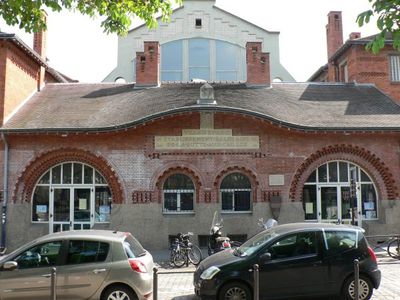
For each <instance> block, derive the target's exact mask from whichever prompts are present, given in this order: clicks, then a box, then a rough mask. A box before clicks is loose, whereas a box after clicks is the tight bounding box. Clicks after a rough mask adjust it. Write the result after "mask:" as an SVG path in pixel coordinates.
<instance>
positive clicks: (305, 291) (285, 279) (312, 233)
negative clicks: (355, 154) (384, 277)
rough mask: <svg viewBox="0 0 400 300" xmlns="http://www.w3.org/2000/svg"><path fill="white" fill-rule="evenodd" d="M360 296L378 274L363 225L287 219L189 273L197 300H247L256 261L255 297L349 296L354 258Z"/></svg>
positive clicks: (376, 284) (366, 295)
mask: <svg viewBox="0 0 400 300" xmlns="http://www.w3.org/2000/svg"><path fill="white" fill-rule="evenodd" d="M355 259H358V260H359V262H360V263H359V268H360V281H359V282H360V285H359V294H360V299H362V300H365V299H369V298H370V297H371V295H372V292H373V289H374V288H375V289H377V288H378V287H379V284H380V280H381V273H380V271H379V269H378V265H377V261H376V257H375V254H374V252H373V250H372V249H371V248H370V247H369V246H368V242H367V240H366V239H365V237H364V234H363V229H361V228H359V227H354V226H345V225H335V224H321V223H318V224H316V223H293V224H286V225H280V226H276V227H272V228H270V229H268V230H265V231H263V232H261V233H259V234H257V235H255V236H253V237H252V238H251V239H249V240H248V241H247V242H245V243H244V244H243V245H242V246H240V247H239V248H237V249H234V250H226V251H223V252H220V253H217V254H214V255H211V256H209V257H208V258H206V259H205V260H203V261H202V262H201V263H200V265H199V266H198V268H197V270H196V272H195V273H194V286H195V292H196V295H197V296H200V297H201V298H202V299H205V298H212V299H225V300H230V299H232V300H233V299H235V300H236V299H252V297H253V283H254V280H253V278H254V275H253V266H254V264H258V265H259V272H260V273H259V278H260V279H259V280H260V281H259V282H260V284H259V286H260V289H259V293H260V299H279V298H293V297H296V298H297V297H306V298H310V297H314V296H315V297H320V296H328V295H338V296H340V299H354V292H355V291H354V260H355Z"/></svg>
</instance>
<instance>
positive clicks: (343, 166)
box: [339, 161, 349, 182]
mask: <svg viewBox="0 0 400 300" xmlns="http://www.w3.org/2000/svg"><path fill="white" fill-rule="evenodd" d="M347 167H348V164H347V163H346V162H343V161H341V162H339V173H340V182H349V170H348V168H347Z"/></svg>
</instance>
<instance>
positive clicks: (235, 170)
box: [214, 166, 260, 202]
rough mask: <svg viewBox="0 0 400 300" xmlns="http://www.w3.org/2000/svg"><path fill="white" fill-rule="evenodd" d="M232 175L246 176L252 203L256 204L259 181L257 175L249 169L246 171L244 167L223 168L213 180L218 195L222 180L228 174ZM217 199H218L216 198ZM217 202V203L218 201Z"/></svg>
mask: <svg viewBox="0 0 400 300" xmlns="http://www.w3.org/2000/svg"><path fill="white" fill-rule="evenodd" d="M232 173H242V174H244V175H246V176H247V177H248V178H249V180H250V183H251V192H252V197H253V202H257V188H258V186H259V185H260V183H259V181H258V180H257V175H256V174H255V173H254V172H253V171H252V170H250V169H247V168H246V167H239V166H231V167H228V168H225V169H224V170H222V171H221V172H219V173H218V175H217V176H216V177H215V179H214V187H215V189H216V190H217V191H218V193H219V189H220V186H221V183H222V180H223V179H224V178H225V177H226V176H227V175H229V174H232ZM217 198H219V197H217ZM218 202H219V201H218Z"/></svg>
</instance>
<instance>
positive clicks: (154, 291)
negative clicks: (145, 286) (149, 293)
mask: <svg viewBox="0 0 400 300" xmlns="http://www.w3.org/2000/svg"><path fill="white" fill-rule="evenodd" d="M157 272H158V269H157V267H154V268H153V300H157V289H158V273H157Z"/></svg>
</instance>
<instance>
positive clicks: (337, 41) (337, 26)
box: [326, 11, 343, 60]
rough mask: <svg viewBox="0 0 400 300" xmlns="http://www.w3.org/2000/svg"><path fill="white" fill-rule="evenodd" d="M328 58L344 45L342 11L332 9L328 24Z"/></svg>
mask: <svg viewBox="0 0 400 300" xmlns="http://www.w3.org/2000/svg"><path fill="white" fill-rule="evenodd" d="M326 39H327V50H328V60H329V59H330V58H331V57H332V55H333V54H335V52H336V51H337V50H338V49H339V48H340V47H341V46H342V45H343V26H342V12H341V11H331V12H329V14H328V24H327V25H326Z"/></svg>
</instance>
